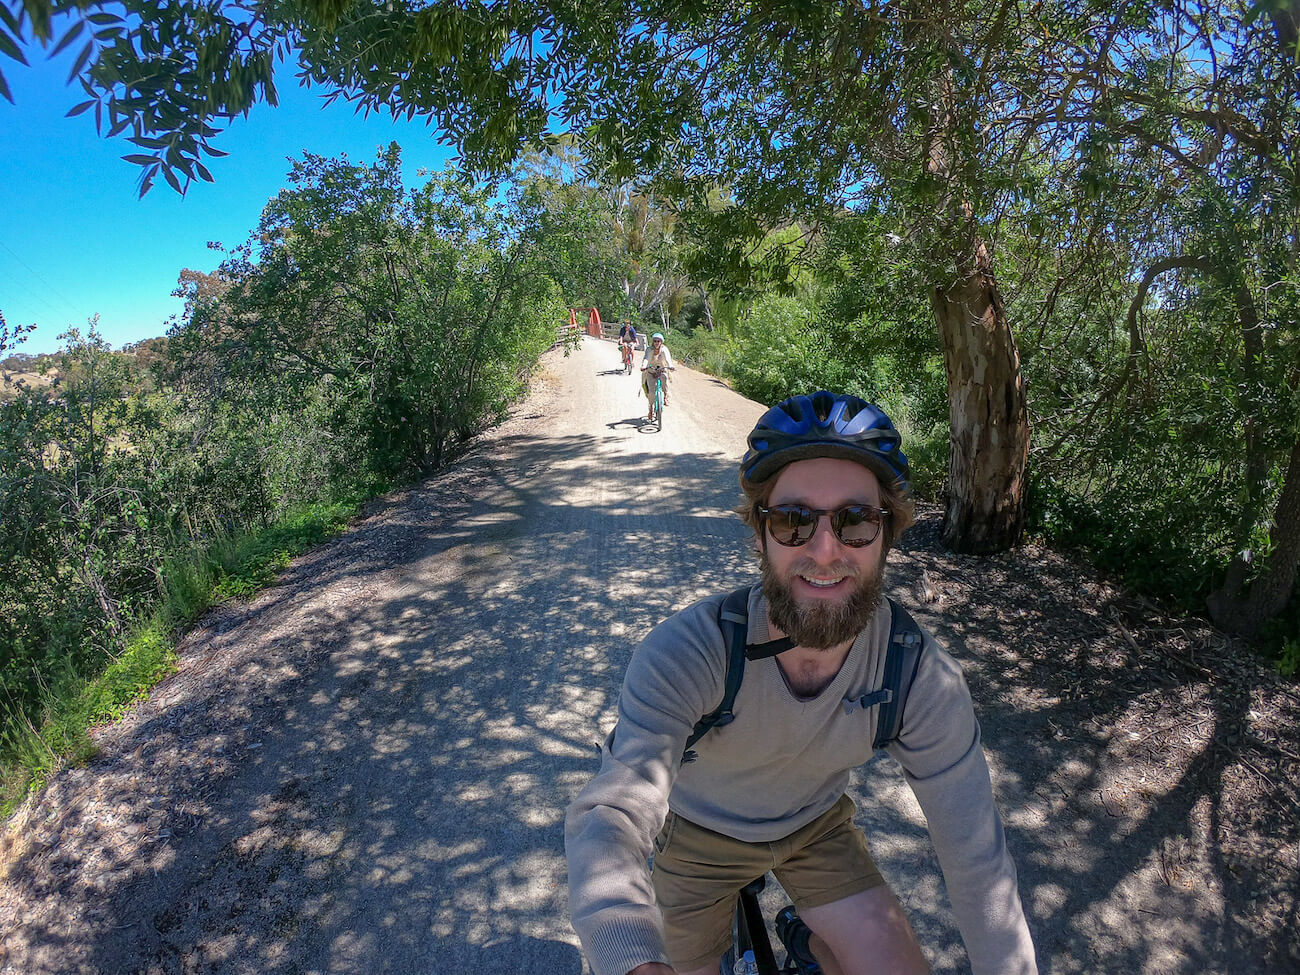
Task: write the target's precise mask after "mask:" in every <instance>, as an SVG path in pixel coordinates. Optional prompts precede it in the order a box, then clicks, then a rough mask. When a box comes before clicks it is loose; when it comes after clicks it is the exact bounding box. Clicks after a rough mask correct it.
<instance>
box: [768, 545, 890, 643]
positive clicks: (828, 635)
mask: <svg viewBox="0 0 1300 975" xmlns="http://www.w3.org/2000/svg"><path fill="white" fill-rule="evenodd" d="M759 565H760V566H761V567H762V570H763V595H764V596H766V597H767V617H768V619H769V620H770V621H771V622H772V623H773V624H775V625H776V626H777V627H778V628H779V629H780V630H781V631H782V632H784V633H785V635H786V636H788V637H789V638H790V639H791V640H793V641H794V642H795V643H796V644H797V645H798V646H801V647H808V648H809V649H813V650H829V649H830V648H831V647H837V646H840V645H841V644H844V643H849V642H851V641H852V640H853V639H854V638H856V637H857V635H858V634H859V633H861V632H862V631H863V630H864V629H866V627H867V624H868V623H870V622H871V618H872V617H873V616H875V615H876V607H877V606H879V605H880V594H881V591H882V590H883V589H884V584H885V583H884V565H883V564H882V565H881V566H880V567H879V568H878V569H877V570H876V571H875V572H873V573H871V575H870V576H867V577H865V578H864V577H863V576H862V575H861V574H860V573H859V571H858V570H857V569H856V568H855V567H853V566H850V565H847V564H837V565H834V566H832V567H831V571H832V572H834V573H839V572H843V573H844V574H845V577H846V578H848V579H850V580H851V581H853V582H854V583H855V584H854V586H853V590H852V591H851V592H850V593H849V594H848V595H847V596H845V597H844V598H842V599H838V600H829V599H825V600H823V599H810V600H807V601H806V602H803V603H801V602H799V601H798V599H796V598H795V595H794V591H793V590H792V589H791V588H790V584H789V583H788V582H787V581H786V580H785V579H782V578H781V577H780V576H778V575H777V573H776V570H775V569H773V568H772V563H771V562H770V561H769V560H768V557H767V553H766V552H762V553H761V554H760V556H759ZM815 568H816V565H815V563H814V562H813V561H812V560H811V559H808V560H804V561H800V562H797V563H795V565H794V566H793V567H792V568H791V570H790V575H791V577H793V576H796V575H799V574H801V573H806V574H812V573H813V570H814V569H815Z"/></svg>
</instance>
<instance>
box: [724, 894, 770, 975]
mask: <svg viewBox="0 0 1300 975" xmlns="http://www.w3.org/2000/svg"><path fill="white" fill-rule="evenodd" d="M766 886H767V877H766V876H762V877H759V878H758V879H757V880H755V881H753V882H751V883H748V884H746V885H745V888H744V890H742V891H741V892H740V901H739V902H738V903H737V904H736V956H737V957H739V956H741V955H743V954H744V953H745V952H746V951H753V952H754V962H755V963H756V964H757V965H758V975H781V969H780V968H779V967H778V966H777V964H776V955H775V954H774V953H773V951H772V940H771V939H770V938H769V937H768V936H767V922H766V921H764V920H763V910H762V908H760V907H759V906H758V895H759V894H761V893H762V892H763V889H764V888H765V887H766ZM728 975H730V973H728Z"/></svg>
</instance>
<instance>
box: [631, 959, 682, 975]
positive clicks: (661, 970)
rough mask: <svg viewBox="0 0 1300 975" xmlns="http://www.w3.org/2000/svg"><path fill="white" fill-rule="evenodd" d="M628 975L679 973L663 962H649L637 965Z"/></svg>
mask: <svg viewBox="0 0 1300 975" xmlns="http://www.w3.org/2000/svg"><path fill="white" fill-rule="evenodd" d="M627 975H677V973H676V972H674V971H673V970H672V969H671V968H669V967H668V966H667V965H665V964H663V963H662V962H657V961H648V962H646V963H645V964H644V965H637V966H636V968H634V969H632V970H631V971H630V972H628V973H627Z"/></svg>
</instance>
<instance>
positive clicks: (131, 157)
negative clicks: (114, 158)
mask: <svg viewBox="0 0 1300 975" xmlns="http://www.w3.org/2000/svg"><path fill="white" fill-rule="evenodd" d="M122 158H123V159H125V160H126V161H127V162H129V163H134V164H135V165H137V166H156V165H157V164H158V157H157V156H146V155H144V154H143V153H139V152H132V153H128V154H127V155H125V156H123V157H122Z"/></svg>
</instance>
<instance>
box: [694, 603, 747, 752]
mask: <svg viewBox="0 0 1300 975" xmlns="http://www.w3.org/2000/svg"><path fill="white" fill-rule="evenodd" d="M749 590H750V587H749V586H744V587H742V588H740V589H737V590H736V591H735V592H733V593H730V594H729V595H728V596H727V598H726V599H724V600H723V601H722V605H721V606H720V607H718V627H719V628H720V629H721V630H722V635H723V637H724V639H725V640H726V641H727V679H726V686H725V687H724V689H723V692H722V700H721V702H719V704H718V706H717V707H716V708H714V709H713V710H712V711H710V712H709V713H708V714H706V715H705V716H704V717H702V718H700V720H699V721H697V722H695V728H694V729H693V730H692V731H691V736H690V737H689V738H687V739H686V748H685V750H684V751H683V752H682V763H683V764H685V763H686V762H693V761H694V760H695V752H694V751H692V748H693V746H694V745H695V743H696V742H697V741H699V740H700V739H701V738H703V737H704V735H705V734H706V733H707V732H708V730H709V729H710V728H721V727H722V726H723V725H728V724H731V722H732V721H734V720H735V717H736V716H735V715H734V714H732V713H731V706H732V704H734V703H735V701H736V694H737V692H738V691H739V690H740V682H741V680H742V679H744V676H745V637H746V636H747V635H748V629H749Z"/></svg>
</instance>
